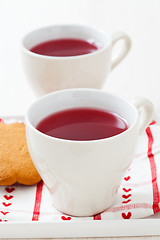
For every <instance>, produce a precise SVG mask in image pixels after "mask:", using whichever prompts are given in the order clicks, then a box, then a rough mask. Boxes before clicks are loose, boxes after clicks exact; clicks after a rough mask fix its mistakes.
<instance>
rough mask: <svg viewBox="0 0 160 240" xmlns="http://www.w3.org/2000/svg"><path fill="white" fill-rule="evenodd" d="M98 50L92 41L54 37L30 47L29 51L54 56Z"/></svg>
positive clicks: (81, 53)
mask: <svg viewBox="0 0 160 240" xmlns="http://www.w3.org/2000/svg"><path fill="white" fill-rule="evenodd" d="M96 50H98V47H97V46H96V45H95V44H94V43H89V42H87V41H85V40H82V39H72V38H71V39H70V38H66V39H65V38H64V39H55V40H50V41H46V42H42V43H40V44H37V45H36V46H34V47H32V48H31V49H30V51H31V52H34V53H37V54H41V55H45V56H55V57H68V56H77V55H83V54H88V53H92V52H94V51H96Z"/></svg>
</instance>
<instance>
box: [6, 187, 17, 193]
mask: <svg viewBox="0 0 160 240" xmlns="http://www.w3.org/2000/svg"><path fill="white" fill-rule="evenodd" d="M5 190H6V192H8V193H11V192H13V191H14V190H15V188H13V187H12V188H9V187H6V188H5Z"/></svg>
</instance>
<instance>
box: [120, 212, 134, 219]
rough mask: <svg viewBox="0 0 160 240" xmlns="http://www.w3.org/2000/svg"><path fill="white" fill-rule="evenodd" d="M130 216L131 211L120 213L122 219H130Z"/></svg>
mask: <svg viewBox="0 0 160 240" xmlns="http://www.w3.org/2000/svg"><path fill="white" fill-rule="evenodd" d="M131 216H132V213H131V212H128V213H127V214H125V213H122V217H123V218H124V219H130V218H131Z"/></svg>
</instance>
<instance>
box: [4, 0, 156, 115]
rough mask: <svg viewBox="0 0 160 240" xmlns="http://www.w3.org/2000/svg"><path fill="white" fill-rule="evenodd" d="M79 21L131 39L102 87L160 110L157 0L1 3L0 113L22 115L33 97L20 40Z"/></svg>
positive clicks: (18, 0)
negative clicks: (38, 30) (147, 100)
mask: <svg viewBox="0 0 160 240" xmlns="http://www.w3.org/2000/svg"><path fill="white" fill-rule="evenodd" d="M59 23H80V24H81V23H82V24H90V25H93V26H96V27H99V28H102V29H103V30H105V31H106V32H108V33H109V34H112V33H114V32H115V31H117V30H121V31H124V32H126V33H128V35H129V36H130V37H131V39H132V49H131V51H130V53H129V55H128V56H127V58H126V59H125V60H124V61H123V62H122V63H121V64H120V65H119V66H118V67H117V68H116V69H114V70H113V72H111V73H110V75H109V77H108V79H107V82H106V85H105V89H106V90H108V91H111V92H114V93H118V94H120V95H123V96H125V97H127V98H132V97H135V96H137V95H142V96H146V97H149V98H150V99H151V100H152V101H153V102H154V104H155V108H156V111H160V93H159V91H160V0H0V115H15V114H18V115H23V114H25V111H26V109H27V107H28V106H29V105H30V104H31V102H32V101H33V100H34V99H35V98H36V97H35V95H34V93H33V92H32V90H31V88H30V86H29V85H28V82H27V80H26V78H25V76H24V73H23V69H22V65H21V55H20V41H21V38H22V37H23V35H24V34H25V33H26V32H28V31H30V30H32V29H35V28H36V27H41V26H46V25H51V24H59Z"/></svg>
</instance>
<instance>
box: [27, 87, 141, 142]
mask: <svg viewBox="0 0 160 240" xmlns="http://www.w3.org/2000/svg"><path fill="white" fill-rule="evenodd" d="M73 91H85V92H87V91H88V92H93V91H94V92H98V93H100V92H102V93H104V94H106V95H109V96H111V97H116V98H119V99H121V100H123V101H125V102H126V103H127V104H128V105H130V107H131V108H132V109H133V110H134V112H135V114H136V120H135V121H134V123H133V124H132V125H130V126H129V127H128V128H127V129H126V130H125V131H124V132H122V133H119V134H117V135H114V136H111V137H106V138H102V139H95V140H69V139H63V138H57V137H53V136H49V135H47V134H45V133H42V132H41V131H39V130H37V129H36V127H34V126H33V124H32V122H31V120H30V114H31V113H30V112H31V111H33V110H32V109H34V106H35V105H36V104H37V103H38V102H41V101H43V100H45V99H47V98H49V97H50V96H51V95H55V94H59V93H62V92H73ZM137 121H138V110H137V108H136V107H135V106H134V105H133V104H132V103H131V102H129V100H127V99H125V98H124V97H122V96H119V95H117V94H113V93H109V92H106V91H104V90H99V89H92V88H73V89H63V90H59V91H55V92H51V93H48V94H46V95H44V96H42V97H40V98H38V99H37V100H35V101H34V102H33V103H32V104H31V105H30V106H29V107H28V109H27V111H26V114H25V123H26V126H27V125H28V126H29V127H30V128H31V129H32V130H33V131H34V132H35V133H36V134H40V135H41V136H43V137H45V138H47V139H50V140H52V139H53V140H56V141H60V142H68V143H76V144H79V143H80V144H85V143H96V142H104V141H111V140H114V139H116V138H119V137H120V136H122V135H125V134H127V133H128V132H130V131H132V129H133V128H134V127H135V125H136V124H137Z"/></svg>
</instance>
